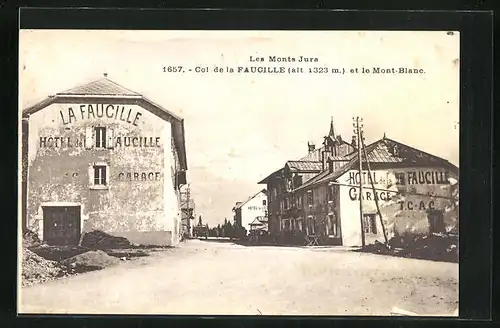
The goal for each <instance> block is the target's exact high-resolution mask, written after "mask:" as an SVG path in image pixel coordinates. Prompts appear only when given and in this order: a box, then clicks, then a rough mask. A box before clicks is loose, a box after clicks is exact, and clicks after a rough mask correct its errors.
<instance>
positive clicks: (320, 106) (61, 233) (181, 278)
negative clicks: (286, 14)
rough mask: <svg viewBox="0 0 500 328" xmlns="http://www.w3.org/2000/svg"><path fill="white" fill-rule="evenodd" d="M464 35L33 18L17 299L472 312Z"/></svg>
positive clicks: (125, 306)
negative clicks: (466, 272) (463, 228)
mask: <svg viewBox="0 0 500 328" xmlns="http://www.w3.org/2000/svg"><path fill="white" fill-rule="evenodd" d="M459 46H460V45H459V33H458V32H455V31H145V30H144V31H131V30H127V31H125V30H21V31H20V45H19V47H20V49H19V65H20V67H19V74H20V82H19V83H20V85H19V91H20V108H19V111H20V121H19V129H20V131H22V133H20V136H19V149H20V158H19V160H20V162H22V170H20V173H19V190H20V191H21V192H20V196H19V197H20V202H19V204H20V205H19V220H18V222H19V237H20V242H19V254H20V256H19V270H18V272H19V278H18V279H19V280H18V283H19V297H18V299H19V301H18V312H19V313H43V314H48V313H50V314H54V313H60V314H64V313H70V314H162V315H168V314H175V315H178V314H188V315H327V316H339V315H342V316H344V315H368V316H388V315H397V316H400V315H405V316H406V315H412V316H450V317H456V316H458V305H459V297H458V296H459V295H458V279H459V278H458V272H459V270H458V268H459V264H458V239H459V231H458V219H459V218H458V212H459V211H458V208H459V188H458V186H459V167H458V158H459V66H460V64H459V61H460V56H459Z"/></svg>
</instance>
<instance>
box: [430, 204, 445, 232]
mask: <svg viewBox="0 0 500 328" xmlns="http://www.w3.org/2000/svg"><path fill="white" fill-rule="evenodd" d="M427 219H428V220H429V232H430V233H444V232H446V228H445V225H444V212H443V211H439V210H434V211H429V212H428V213H427Z"/></svg>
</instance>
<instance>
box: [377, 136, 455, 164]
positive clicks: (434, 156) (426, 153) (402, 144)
mask: <svg viewBox="0 0 500 328" xmlns="http://www.w3.org/2000/svg"><path fill="white" fill-rule="evenodd" d="M384 139H385V140H389V141H391V142H394V143H396V144H398V145H401V146H403V147H407V148H410V149H411V150H415V151H418V152H421V153H423V154H425V155H427V156H430V157H433V158H435V159H439V160H441V161H443V162H446V163H450V164H452V165H454V164H453V163H451V162H450V161H448V160H447V159H444V158H442V157H439V156H436V155H433V154H431V153H428V152H426V151H423V150H421V149H418V148H415V147H412V146H409V145H407V144H404V143H401V142H399V141H396V140H393V139H390V138H387V137H385V138H384Z"/></svg>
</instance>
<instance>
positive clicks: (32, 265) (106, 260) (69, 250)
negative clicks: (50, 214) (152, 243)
mask: <svg viewBox="0 0 500 328" xmlns="http://www.w3.org/2000/svg"><path fill="white" fill-rule="evenodd" d="M142 248H147V247H141V246H139V245H133V244H131V243H130V242H129V240H127V239H126V238H123V237H115V236H112V235H110V234H107V233H105V232H103V231H99V230H94V231H91V232H88V233H86V234H85V235H84V236H83V238H82V243H81V245H78V246H49V245H45V244H43V243H41V241H40V240H39V239H38V237H37V235H36V234H35V233H33V232H27V233H25V234H24V236H23V241H22V255H23V260H22V265H21V268H22V286H23V287H24V286H30V285H33V284H35V283H41V282H46V281H50V280H54V279H56V278H60V277H65V276H68V275H72V274H77V273H83V272H88V271H94V270H101V269H104V268H107V267H110V266H113V265H116V264H118V263H120V261H122V260H127V259H130V258H133V257H142V256H148V255H149V253H148V252H146V251H144V250H142Z"/></svg>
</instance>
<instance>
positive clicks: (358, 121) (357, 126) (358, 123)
mask: <svg viewBox="0 0 500 328" xmlns="http://www.w3.org/2000/svg"><path fill="white" fill-rule="evenodd" d="M353 121H354V123H353V126H354V133H355V134H356V136H357V138H358V159H359V168H358V171H359V221H360V223H361V246H362V247H365V227H364V224H363V221H364V220H363V178H362V176H363V160H362V158H361V147H362V145H363V143H362V142H363V140H362V139H361V138H362V135H361V129H362V128H363V123H362V122H363V119H362V118H359V117H356V118H353Z"/></svg>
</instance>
